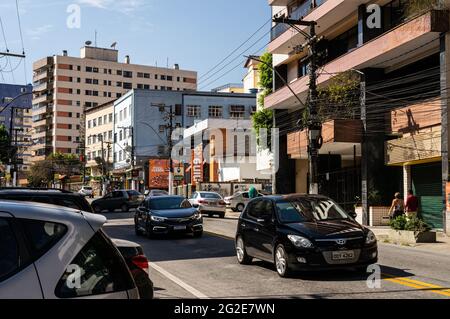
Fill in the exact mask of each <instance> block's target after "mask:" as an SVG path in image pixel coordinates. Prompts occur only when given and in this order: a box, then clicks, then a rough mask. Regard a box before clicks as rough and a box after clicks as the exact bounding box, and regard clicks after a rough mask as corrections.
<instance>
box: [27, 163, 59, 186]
mask: <svg viewBox="0 0 450 319" xmlns="http://www.w3.org/2000/svg"><path fill="white" fill-rule="evenodd" d="M52 180H53V166H52V162H50V161H39V162H36V163H35V164H34V165H33V166H32V167H31V169H30V171H29V172H28V185H29V186H30V187H46V186H48V185H49V184H50V182H51V181H52Z"/></svg>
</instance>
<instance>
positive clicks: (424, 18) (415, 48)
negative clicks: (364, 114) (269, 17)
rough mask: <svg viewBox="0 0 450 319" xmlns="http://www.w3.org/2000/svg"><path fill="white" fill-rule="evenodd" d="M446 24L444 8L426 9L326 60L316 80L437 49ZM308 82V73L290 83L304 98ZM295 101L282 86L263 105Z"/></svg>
mask: <svg viewBox="0 0 450 319" xmlns="http://www.w3.org/2000/svg"><path fill="white" fill-rule="evenodd" d="M336 2H339V1H336ZM328 3H335V1H327V2H326V3H325V4H324V5H322V6H321V7H319V8H318V9H317V10H316V11H319V10H321V8H322V7H326V5H327V4H328ZM316 11H314V12H316ZM314 12H313V13H314ZM449 25H450V23H449V16H448V12H447V11H439V10H432V11H428V12H426V13H424V14H423V15H421V16H419V17H416V18H414V19H412V20H409V21H407V22H405V23H403V24H401V25H399V26H397V27H396V28H394V29H392V30H390V31H389V32H387V33H384V34H382V35H380V36H379V37H377V38H375V39H373V40H371V41H369V42H367V43H365V44H364V45H362V46H360V47H358V48H356V49H354V50H353V51H350V52H348V53H347V54H344V55H342V56H340V57H339V58H337V59H335V60H333V61H331V62H329V63H327V64H326V65H324V66H323V71H322V72H321V74H320V75H319V76H318V80H317V81H318V84H319V85H326V83H327V82H328V81H329V80H330V79H331V78H332V77H333V76H334V74H339V73H340V72H344V71H347V70H350V69H359V70H361V69H365V68H370V67H373V68H390V67H392V66H396V65H397V66H398V65H401V64H402V63H404V62H405V61H408V60H410V59H412V58H414V57H416V56H422V55H424V54H426V53H427V52H429V51H430V50H437V49H438V48H439V35H440V34H441V33H442V32H447V31H448V30H449ZM308 82H309V79H308V76H304V77H301V78H299V79H297V80H295V81H293V82H291V84H290V86H291V88H292V89H293V90H294V92H295V94H296V95H297V96H299V97H300V98H301V99H302V100H305V99H306V96H307V91H308V84H309V83H308ZM296 104H297V100H296V98H295V97H294V96H293V95H292V93H291V92H290V90H289V89H288V88H287V87H286V86H284V87H282V88H281V89H279V90H277V91H275V92H274V93H272V94H270V95H269V96H267V97H266V99H265V106H266V107H267V108H269V109H292V108H295V105H296Z"/></svg>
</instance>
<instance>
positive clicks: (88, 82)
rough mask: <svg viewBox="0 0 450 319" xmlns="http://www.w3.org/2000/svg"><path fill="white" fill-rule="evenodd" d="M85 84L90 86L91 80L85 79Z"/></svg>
mask: <svg viewBox="0 0 450 319" xmlns="http://www.w3.org/2000/svg"><path fill="white" fill-rule="evenodd" d="M84 81H85V82H86V84H92V79H85V80H84Z"/></svg>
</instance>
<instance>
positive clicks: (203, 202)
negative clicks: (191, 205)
mask: <svg viewBox="0 0 450 319" xmlns="http://www.w3.org/2000/svg"><path fill="white" fill-rule="evenodd" d="M198 203H199V204H206V203H207V201H206V200H202V199H199V201H198Z"/></svg>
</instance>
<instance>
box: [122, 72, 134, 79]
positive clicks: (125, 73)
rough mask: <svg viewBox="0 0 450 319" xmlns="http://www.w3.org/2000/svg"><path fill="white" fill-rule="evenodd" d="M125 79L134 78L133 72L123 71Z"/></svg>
mask: <svg viewBox="0 0 450 319" xmlns="http://www.w3.org/2000/svg"><path fill="white" fill-rule="evenodd" d="M123 77H124V78H132V77H133V72H131V71H123Z"/></svg>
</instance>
